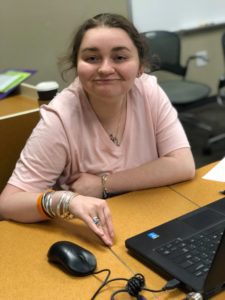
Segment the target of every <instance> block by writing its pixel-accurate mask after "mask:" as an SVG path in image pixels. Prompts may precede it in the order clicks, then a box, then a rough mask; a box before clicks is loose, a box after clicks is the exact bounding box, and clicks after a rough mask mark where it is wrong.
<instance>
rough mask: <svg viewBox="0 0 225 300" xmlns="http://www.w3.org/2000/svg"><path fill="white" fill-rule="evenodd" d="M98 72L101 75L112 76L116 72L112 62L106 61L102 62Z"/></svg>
mask: <svg viewBox="0 0 225 300" xmlns="http://www.w3.org/2000/svg"><path fill="white" fill-rule="evenodd" d="M98 72H99V73H101V74H110V73H113V72H114V67H113V64H112V62H111V61H110V60H108V59H105V60H103V61H102V62H101V65H100V66H99V69H98Z"/></svg>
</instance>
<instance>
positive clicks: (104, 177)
mask: <svg viewBox="0 0 225 300" xmlns="http://www.w3.org/2000/svg"><path fill="white" fill-rule="evenodd" d="M107 179H108V175H107V174H104V175H102V176H101V182H102V198H103V199H107V198H108V197H109V193H108V190H107V188H106V181H107Z"/></svg>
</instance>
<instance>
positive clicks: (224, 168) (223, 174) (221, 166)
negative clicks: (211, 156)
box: [202, 157, 225, 182]
mask: <svg viewBox="0 0 225 300" xmlns="http://www.w3.org/2000/svg"><path fill="white" fill-rule="evenodd" d="M202 178H203V179H207V180H214V181H221V182H225V157H224V158H223V159H222V160H221V161H220V162H219V163H218V164H216V165H215V167H213V168H212V169H211V170H210V171H209V172H208V173H207V174H205V175H204V176H203V177H202Z"/></svg>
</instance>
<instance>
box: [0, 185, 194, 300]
mask: <svg viewBox="0 0 225 300" xmlns="http://www.w3.org/2000/svg"><path fill="white" fill-rule="evenodd" d="M109 206H110V208H111V210H112V215H113V222H114V226H115V231H116V240H115V245H114V246H113V247H112V250H110V249H109V248H107V247H105V246H103V245H102V244H101V242H99V240H98V238H97V237H96V236H95V235H94V234H93V233H92V232H91V231H90V230H89V229H88V228H87V227H86V226H85V225H84V224H83V223H82V222H81V221H79V220H74V221H72V222H65V221H63V220H58V221H56V220H55V221H51V222H50V221H49V222H46V223H37V224H19V223H14V222H8V221H2V222H0V232H1V239H0V257H1V259H0V270H1V271H0V282H2V283H3V284H2V287H1V289H0V299H7V300H11V299H13V300H14V299H19V300H20V299H21V300H28V299H29V300H30V299H32V300H33V299H34V300H35V299H39V300H42V299H46V300H47V299H60V300H61V299H71V297H72V298H73V299H76V300H79V299H80V300H81V299H82V300H86V299H87V300H89V299H90V298H91V296H92V295H93V293H94V292H95V290H97V288H98V287H99V286H100V283H101V281H103V279H104V278H105V275H106V274H105V273H102V274H99V275H91V276H88V277H82V278H79V277H73V276H70V275H67V274H65V273H64V272H62V271H61V270H60V269H58V268H57V267H55V266H54V265H51V264H49V263H48V262H47V252H48V249H49V247H50V246H51V245H52V244H53V243H54V242H56V241H59V240H70V241H73V242H75V243H77V244H79V245H81V246H83V247H85V248H87V249H89V250H90V251H91V252H92V253H94V254H95V256H96V258H97V263H98V267H97V269H98V270H101V269H104V268H109V269H110V270H111V272H112V274H111V277H110V278H116V277H124V278H127V279H129V278H131V277H132V276H133V275H134V274H133V272H132V271H131V270H133V271H134V272H135V273H136V272H140V273H143V275H144V276H145V278H146V282H147V285H148V286H149V287H150V288H158V287H162V286H163V285H164V284H165V280H164V279H163V278H161V277H160V276H159V275H157V274H156V273H154V272H153V271H151V270H150V269H149V268H147V267H146V266H144V265H142V264H141V263H140V262H138V261H137V260H135V259H134V258H132V257H131V256H130V255H128V254H127V251H126V248H125V245H124V241H125V239H126V238H127V237H128V236H131V235H133V234H135V233H138V232H140V231H142V230H147V229H148V228H149V227H150V226H156V225H158V224H160V223H162V222H165V221H167V220H169V219H170V218H174V217H176V216H179V215H181V214H183V213H185V212H186V211H190V210H192V209H194V208H195V206H194V205H193V204H192V203H190V202H189V201H187V200H186V199H184V198H182V197H181V196H180V195H177V194H176V193H175V192H173V191H171V190H170V189H169V188H166V187H165V188H159V189H151V190H145V191H140V192H135V193H129V194H125V195H122V196H119V197H115V198H112V199H110V200H109ZM125 284H126V283H125V282H124V281H118V282H114V283H110V284H109V285H108V286H106V287H105V288H104V290H103V292H102V293H101V294H100V295H99V296H98V297H97V298H96V299H110V295H111V294H112V292H113V291H115V290H118V289H121V288H124V287H125ZM143 294H144V295H146V297H147V299H182V297H183V296H184V295H183V294H182V293H181V292H179V290H178V291H176V292H170V293H163V294H162V293H160V294H159V298H158V295H157V294H154V295H153V294H151V293H149V292H145V293H143ZM117 299H118V300H120V299H121V300H128V299H131V297H130V296H129V295H127V294H124V293H122V294H119V295H118V296H117V297H116V300H117Z"/></svg>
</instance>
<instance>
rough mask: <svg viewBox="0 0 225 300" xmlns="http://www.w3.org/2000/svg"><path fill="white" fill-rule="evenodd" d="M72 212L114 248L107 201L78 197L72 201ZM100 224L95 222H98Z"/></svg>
mask: <svg viewBox="0 0 225 300" xmlns="http://www.w3.org/2000/svg"><path fill="white" fill-rule="evenodd" d="M70 212H71V213H72V214H73V215H74V216H75V217H77V218H79V219H81V220H83V221H84V222H85V223H86V224H87V225H88V227H89V228H90V229H91V230H92V231H93V232H94V233H95V234H96V235H97V236H99V237H100V238H101V239H102V241H103V242H104V243H105V244H106V245H107V246H112V244H113V237H114V230H113V225H112V217H111V213H110V210H109V207H108V205H107V202H106V201H105V200H102V199H99V198H94V197H87V196H82V195H78V196H76V197H74V198H73V199H72V200H71V201H70ZM98 219H99V222H97V224H96V222H94V220H97V221H98Z"/></svg>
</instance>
